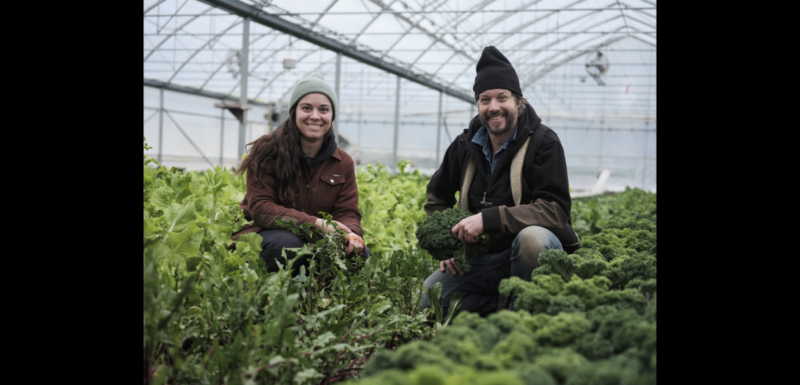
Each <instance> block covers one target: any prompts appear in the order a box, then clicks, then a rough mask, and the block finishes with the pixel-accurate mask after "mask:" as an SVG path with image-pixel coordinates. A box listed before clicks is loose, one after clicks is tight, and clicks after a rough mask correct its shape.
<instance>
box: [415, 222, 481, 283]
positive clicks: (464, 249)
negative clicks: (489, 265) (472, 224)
mask: <svg viewBox="0 0 800 385" xmlns="http://www.w3.org/2000/svg"><path fill="white" fill-rule="evenodd" d="M470 215H471V214H470V213H467V212H465V211H463V210H461V209H447V210H444V211H437V212H435V213H433V215H431V216H429V217H428V218H427V219H425V222H423V223H422V225H420V226H419V227H417V231H416V233H414V235H416V236H417V240H419V246H420V247H421V248H423V249H425V250H427V251H428V252H429V253H430V254H431V256H433V258H435V259H437V260H440V261H444V260H447V259H450V258H455V264H456V266H457V267H458V268H459V269H461V271H463V272H467V271H469V269H470V264H469V260H474V259H479V258H481V257H483V256H484V255H486V252H487V251H489V237H488V236H487V235H486V234H484V235H481V236H480V238H479V240H478V242H475V243H469V244H465V243H462V242H461V241H459V240H458V239H456V238H453V235H452V233H451V232H450V230H451V229H452V228H453V227H454V226H455V225H456V224H458V222H460V221H461V220H462V219H464V218H467V217H469V216H470Z"/></svg>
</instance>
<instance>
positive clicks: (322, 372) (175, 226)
mask: <svg viewBox="0 0 800 385" xmlns="http://www.w3.org/2000/svg"><path fill="white" fill-rule="evenodd" d="M145 148H147V145H146V144H145ZM156 163H157V162H155V161H154V160H153V159H147V157H145V159H144V167H143V170H144V183H143V212H144V221H143V222H144V236H143V248H144V258H143V292H144V304H143V309H144V310H143V324H144V325H143V326H144V332H143V377H144V380H145V383H167V382H170V383H223V382H224V383H229V384H238V383H270V384H279V383H280V384H283V383H297V384H309V383H310V384H325V383H330V382H334V381H338V380H346V379H353V378H361V380H360V382H367V383H369V382H373V383H382V382H384V381H385V382H386V383H444V382H441V381H446V382H450V381H463V382H472V383H492V382H499V381H503V382H504V383H508V384H511V383H514V382H513V381H514V379H516V381H523V382H521V383H531V382H530V381H531V380H530V379H537V378H538V379H541V381H547V379H550V380H551V381H556V382H563V381H566V382H568V383H580V382H576V381H578V380H577V378H578V377H575V376H573V375H572V374H570V373H578V372H580V373H594V374H592V375H598V373H600V374H602V375H603V376H606V377H608V378H612V379H617V380H618V379H620V378H623V379H628V380H631V381H640V380H641V381H645V382H646V381H649V380H647V379H649V378H651V377H652V376H654V375H655V300H654V298H655V195H654V194H647V193H644V192H642V191H639V190H630V191H626V192H625V193H621V194H616V195H614V196H608V197H599V198H593V199H582V200H576V201H575V203H573V205H574V206H573V212H572V216H573V223H576V225H578V227H580V226H584V232H583V234H584V235H588V234H595V233H596V235H593V236H583V237H582V241H583V243H584V245H585V246H586V247H587V248H586V249H583V251H581V252H580V253H578V254H576V255H571V256H567V255H557V254H553V255H552V256H550V255H548V256H547V257H546V258H545V260H552V262H549V263H544V264H543V266H542V268H540V269H537V271H536V273H535V274H536V276H535V279H534V282H533V283H526V282H522V281H514V280H508V281H505V282H504V286H503V288H504V290H506V291H508V292H509V293H510V294H514V295H516V296H517V300H516V302H515V305H516V306H517V309H520V311H518V312H502V313H500V314H496V315H493V316H491V317H488V318H487V319H485V320H481V319H479V318H477V317H476V316H475V315H473V314H469V313H462V314H459V315H458V316H457V317H456V318H455V320H454V321H453V322H452V323H451V324H449V325H448V324H447V323H445V324H444V325H448V326H440V328H439V330H438V332H436V331H435V330H434V329H432V328H431V324H433V323H434V322H433V321H431V320H430V319H431V318H434V319H436V320H438V318H440V317H434V315H433V314H434V313H437V312H435V311H434V309H427V310H425V311H422V312H420V311H419V310H418V303H419V301H420V295H421V293H422V291H423V290H424V289H423V288H422V281H423V280H424V279H425V278H426V277H427V276H428V275H430V274H431V273H432V272H433V271H434V269H435V268H436V267H438V263H437V262H438V261H436V260H434V259H433V258H431V256H430V254H428V253H427V252H426V251H424V250H421V249H419V247H418V245H417V239H416V237H415V236H414V234H415V231H416V230H417V227H418V226H419V224H421V223H422V222H423V221H424V220H425V218H426V217H427V216H426V214H425V212H424V210H423V208H422V206H423V204H424V202H425V187H426V186H427V183H428V179H429V178H428V177H427V176H425V175H421V174H419V173H418V172H416V171H415V172H414V173H403V172H401V173H398V174H391V173H389V172H388V170H386V168H385V167H383V166H381V165H377V167H373V166H371V165H368V166H367V167H365V168H362V169H359V171H358V174H357V183H358V186H359V208H360V210H361V212H362V216H363V218H362V227H363V229H364V239H365V242H366V243H367V245H368V246H369V247H370V249H371V250H372V253H373V258H371V259H369V260H367V261H364V260H361V259H360V258H355V259H352V260H350V259H347V258H345V257H344V252H343V250H344V246H343V244H342V235H341V234H339V233H334V232H331V233H328V234H326V235H322V234H316V235H315V237H316V240H317V242H316V243H315V244H312V245H309V246H306V247H304V248H302V249H300V250H298V257H300V256H301V255H304V254H310V255H312V256H313V262H312V263H311V265H310V266H309V268H308V269H305V268H301V269H300V270H299V274H297V275H296V276H295V277H292V275H291V274H290V273H289V272H288V271H289V270H290V269H292V265H293V264H294V261H289V262H288V263H287V266H285V267H283V268H282V269H281V271H279V272H277V273H268V272H267V271H266V270H265V266H264V263H263V261H262V260H261V259H260V258H259V253H260V252H261V246H260V245H261V239H260V236H258V235H257V234H249V235H246V236H243V237H241V238H239V240H238V241H237V242H235V243H236V247H235V249H233V248H231V246H232V244H233V243H234V242H232V241H230V235H231V234H232V233H233V232H234V231H237V230H238V229H240V228H241V227H242V226H244V225H245V224H246V223H247V222H246V221H245V220H244V218H243V217H242V212H241V210H240V209H239V208H238V204H239V202H241V199H242V198H243V196H244V192H245V185H244V182H243V180H242V178H241V177H237V176H234V175H233V174H232V173H231V171H230V170H225V169H222V168H220V167H217V168H215V169H213V170H211V169H209V170H206V171H204V172H189V173H187V172H182V171H180V170H177V169H175V168H172V169H167V168H166V167H164V166H160V167H154V166H158V165H157V164H156ZM402 163H403V162H401V164H399V166H400V167H399V168H400V169H401V170H402V169H403V168H404V167H402V166H403V164H402ZM617 207H618V208H620V209H617ZM581 221H583V222H581ZM294 230H295V231H298V232H299V231H308V229H298V228H294ZM637 231H638V232H637ZM588 248H591V249H592V250H593V251H591V252H589V251H587V250H588ZM645 254H646V255H645ZM591 260H596V261H598V262H592V261H591ZM637 269H638V270H637ZM295 270H296V268H295ZM642 272H643V273H642ZM590 273H591V274H590ZM559 280H560V281H559ZM559 282H560V283H559ZM578 289H580V290H582V291H580V292H579V293H578V292H576V290H578ZM592 290H594V291H592ZM642 292H647V293H648V294H645V295H641V293H642ZM592 293H594V294H592ZM651 294H652V295H651ZM576 298H577V299H576ZM648 298H650V299H651V300H650V301H648ZM432 302H436V301H432ZM531 312H532V313H533V314H534V315H531ZM615 314H617V315H615ZM634 314H635V315H634ZM614 317H617V318H614ZM575 325H577V326H575ZM587 325H588V326H587ZM562 326H563V327H564V328H566V329H565V330H567V332H564V331H562V329H560V328H561V327H562ZM433 333H436V334H437V335H436V337H435V338H433ZM523 336H524V337H525V338H521V337H523ZM651 337H652V338H651ZM448 341H449V342H448ZM469 344H472V345H469ZM609 344H610V346H611V348H609ZM398 347H399V348H398ZM394 350H396V351H395V352H392V351H394ZM390 352H391V353H390ZM425 352H428V353H425ZM651 353H652V354H651ZM412 356H420V357H423V358H419V359H417V358H413V357H412ZM398 357H399V358H398ZM403 357H405V358H403ZM425 357H428V358H427V359H426V358H425ZM637 362H638V364H636V363H637ZM426 365H427V366H426ZM429 365H436V366H435V367H431V366H429ZM548 376H549V377H548ZM648 376H650V377H648ZM601 377H602V376H601ZM606 377H602V378H606ZM427 379H433V380H431V381H434V382H427V381H428V380H427ZM437 379H438V380H437ZM642 379H644V380H642ZM440 380H441V381H440ZM570 381H572V382H570ZM615 381H616V380H615ZM626 381H627V380H626ZM536 383H540V382H536ZM544 383H546V382H544Z"/></svg>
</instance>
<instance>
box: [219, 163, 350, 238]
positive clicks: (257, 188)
mask: <svg viewBox="0 0 800 385" xmlns="http://www.w3.org/2000/svg"><path fill="white" fill-rule="evenodd" d="M314 169H316V172H315V171H314ZM311 172H312V173H313V176H312V177H311V178H309V175H308V173H306V172H305V170H303V171H301V172H300V173H299V174H298V176H297V185H296V186H295V195H294V201H293V202H292V203H289V204H285V203H284V202H281V201H280V200H279V199H278V190H277V187H276V186H275V178H274V177H273V176H272V175H270V174H269V173H263V174H262V175H261V178H260V179H261V181H263V183H261V181H259V180H257V179H256V177H255V175H251V174H250V173H247V192H246V193H245V196H244V199H243V200H242V203H240V204H239V207H240V208H241V209H242V210H244V217H245V219H247V220H248V221H250V220H252V221H253V224H251V225H245V226H244V227H243V228H242V229H241V230H239V231H238V232H236V233H235V234H233V236H231V239H232V240H236V239H237V238H239V236H240V235H242V234H247V233H255V232H259V231H261V230H263V229H279V228H281V227H280V226H279V225H278V224H277V223H276V222H275V220H276V219H281V220H290V219H291V220H295V221H296V222H297V224H298V225H299V224H301V223H314V221H315V220H316V219H317V218H322V215H321V214H319V212H320V211H323V212H326V213H329V214H331V215H332V216H333V219H334V220H337V221H339V222H341V223H342V224H344V225H345V226H347V227H349V228H350V230H351V231H352V232H354V233H356V234H358V236H360V237H362V238H363V234H362V232H361V211H359V210H358V186H356V174H355V164H354V163H353V159H352V158H350V155H347V153H346V152H344V151H342V149H341V148H338V147H337V148H336V151H335V152H334V153H333V154H332V155H331V156H330V157H328V158H327V159H325V160H323V161H322V162H321V163H320V164H318V165H317V166H316V167H313V168H312V169H311Z"/></svg>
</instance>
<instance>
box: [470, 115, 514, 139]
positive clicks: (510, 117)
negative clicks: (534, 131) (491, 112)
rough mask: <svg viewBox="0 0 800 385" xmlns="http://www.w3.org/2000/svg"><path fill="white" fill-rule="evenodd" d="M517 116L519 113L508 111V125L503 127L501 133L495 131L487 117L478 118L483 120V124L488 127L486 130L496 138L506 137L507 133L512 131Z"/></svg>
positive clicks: (480, 116)
mask: <svg viewBox="0 0 800 385" xmlns="http://www.w3.org/2000/svg"><path fill="white" fill-rule="evenodd" d="M517 116H518V114H517V111H508V115H507V116H506V125H505V127H501V128H500V130H499V131H494V130H493V129H492V127H491V126H490V125H489V122H488V120H487V119H486V118H487V117H486V116H483V115H480V114H478V117H479V118H480V119H481V123H483V125H484V126H486V130H488V131H489V134H490V135H494V136H501V135H505V134H506V133H508V132H509V131H511V130H512V129H513V128H514V124H515V123H516V120H517Z"/></svg>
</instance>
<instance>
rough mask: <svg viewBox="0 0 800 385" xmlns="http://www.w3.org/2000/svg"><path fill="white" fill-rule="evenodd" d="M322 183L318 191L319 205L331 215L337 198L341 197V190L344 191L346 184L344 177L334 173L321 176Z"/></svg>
mask: <svg viewBox="0 0 800 385" xmlns="http://www.w3.org/2000/svg"><path fill="white" fill-rule="evenodd" d="M319 179H320V182H322V183H320V184H319V191H317V204H318V205H319V207H320V208H321V209H322V211H325V212H327V213H330V210H331V208H333V204H334V203H336V198H337V197H338V196H339V190H341V189H342V185H343V184H344V175H342V174H333V173H322V174H320V175H319Z"/></svg>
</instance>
